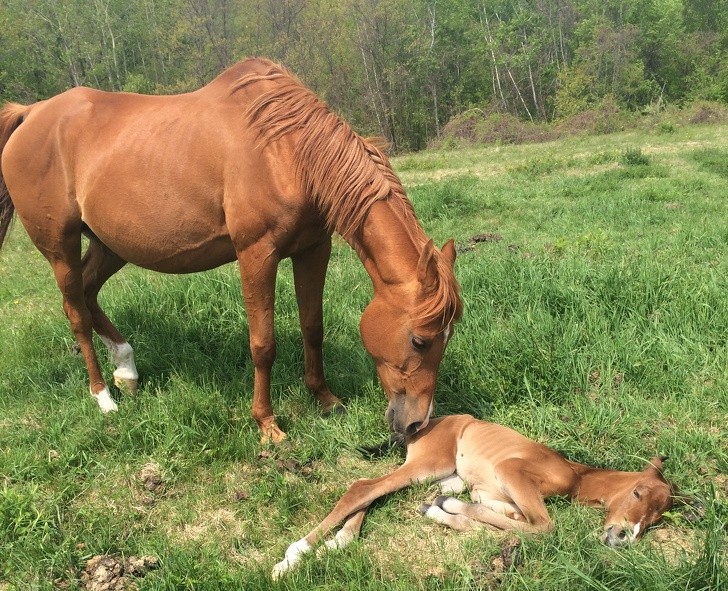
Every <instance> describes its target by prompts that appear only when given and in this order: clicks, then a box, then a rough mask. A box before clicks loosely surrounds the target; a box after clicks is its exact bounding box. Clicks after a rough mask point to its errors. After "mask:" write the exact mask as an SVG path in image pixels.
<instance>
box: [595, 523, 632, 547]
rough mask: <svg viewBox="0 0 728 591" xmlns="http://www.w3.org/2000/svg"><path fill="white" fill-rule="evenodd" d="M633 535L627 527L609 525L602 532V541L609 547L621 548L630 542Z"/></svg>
mask: <svg viewBox="0 0 728 591" xmlns="http://www.w3.org/2000/svg"><path fill="white" fill-rule="evenodd" d="M635 537H636V536H634V535H633V534H632V533H631V532H630V531H629V530H628V529H627V528H625V527H622V526H621V525H610V526H609V527H608V528H607V529H605V530H604V533H603V534H602V543H603V544H606V545H607V546H609V547H610V548H621V547H622V546H626V545H628V544H630V543H632V542H633V541H634V539H635Z"/></svg>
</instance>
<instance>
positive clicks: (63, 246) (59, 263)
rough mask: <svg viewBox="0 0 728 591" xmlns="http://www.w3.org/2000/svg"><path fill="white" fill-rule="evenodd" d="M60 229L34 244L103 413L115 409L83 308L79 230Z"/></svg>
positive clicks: (92, 392) (84, 302) (90, 318)
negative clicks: (57, 292) (55, 289)
mask: <svg viewBox="0 0 728 591" xmlns="http://www.w3.org/2000/svg"><path fill="white" fill-rule="evenodd" d="M64 230H65V231H61V232H59V233H58V235H57V237H56V236H50V235H46V236H44V239H43V240H42V243H39V242H40V241H39V242H36V246H38V248H39V250H40V251H41V252H42V253H43V255H44V256H45V257H46V258H47V259H48V262H49V263H50V264H51V267H52V268H53V274H54V275H55V278H56V283H57V284H58V288H59V289H60V290H61V293H62V294H63V311H64V312H65V313H66V316H67V317H68V321H69V323H70V324H71V330H72V331H73V334H74V335H75V337H76V341H77V342H78V344H79V347H80V348H81V354H82V355H83V358H84V360H85V362H86V369H87V370H88V375H89V381H90V384H91V385H90V390H91V394H92V395H93V396H94V397H95V398H96V402H98V405H99V407H100V408H101V412H104V413H106V412H109V411H113V410H116V409H117V406H116V403H115V402H114V401H113V399H112V398H111V395H110V394H109V389H108V388H107V386H106V382H104V378H103V376H102V375H101V368H100V367H99V361H98V358H97V357H96V351H95V350H94V346H93V340H92V332H91V330H92V326H93V319H92V316H91V312H90V311H89V309H88V307H87V305H86V300H85V297H84V286H83V274H82V271H81V232H80V228H78V229H75V228H64ZM54 238H55V240H54Z"/></svg>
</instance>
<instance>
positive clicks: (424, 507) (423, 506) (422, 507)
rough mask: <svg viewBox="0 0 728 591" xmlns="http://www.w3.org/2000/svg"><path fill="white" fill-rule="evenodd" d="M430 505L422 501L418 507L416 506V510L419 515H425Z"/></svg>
mask: <svg viewBox="0 0 728 591" xmlns="http://www.w3.org/2000/svg"><path fill="white" fill-rule="evenodd" d="M430 507H432V505H428V504H427V503H422V504H421V505H420V506H419V507H417V512H418V513H419V514H420V515H427V512H428V511H429V510H430Z"/></svg>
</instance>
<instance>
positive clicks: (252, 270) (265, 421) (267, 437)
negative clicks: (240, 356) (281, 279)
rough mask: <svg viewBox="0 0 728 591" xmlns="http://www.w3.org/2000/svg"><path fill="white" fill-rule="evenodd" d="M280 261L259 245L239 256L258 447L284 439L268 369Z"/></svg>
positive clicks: (271, 250)
mask: <svg viewBox="0 0 728 591" xmlns="http://www.w3.org/2000/svg"><path fill="white" fill-rule="evenodd" d="M279 261H280V257H279V255H278V253H277V251H276V250H275V247H273V246H271V245H269V244H265V243H264V242H262V241H260V242H257V243H255V244H252V245H250V246H249V247H247V248H246V249H245V250H241V251H239V252H238V262H239V263H240V278H241V281H242V284H243V297H244V299H245V312H246V314H247V315H248V326H249V330H250V354H251V357H252V358H253V366H254V367H255V371H254V377H253V408H252V414H253V418H254V419H255V421H256V422H257V423H258V427H259V428H260V431H261V443H268V442H271V441H272V442H273V443H278V442H280V441H283V440H284V439H285V438H286V434H285V433H284V432H283V431H281V429H280V428H279V427H278V424H277V423H276V418H275V415H274V414H273V407H272V406H271V402H270V379H271V368H272V367H273V361H274V360H275V357H276V341H275V335H274V332H273V307H274V303H275V282H276V271H277V269H278V262H279Z"/></svg>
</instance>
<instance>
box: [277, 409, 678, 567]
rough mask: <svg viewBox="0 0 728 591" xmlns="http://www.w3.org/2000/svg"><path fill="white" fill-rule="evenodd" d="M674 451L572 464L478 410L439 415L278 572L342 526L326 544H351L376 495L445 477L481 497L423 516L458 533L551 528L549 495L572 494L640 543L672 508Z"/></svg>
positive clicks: (621, 535)
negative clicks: (667, 473)
mask: <svg viewBox="0 0 728 591" xmlns="http://www.w3.org/2000/svg"><path fill="white" fill-rule="evenodd" d="M664 459H665V458H664V457H656V458H654V459H653V460H652V461H651V462H650V463H649V464H648V465H647V467H646V468H645V469H644V470H643V471H642V472H619V471H616V470H604V469H600V468H591V467H589V466H585V465H583V464H577V463H576V462H571V461H569V460H567V459H565V458H563V457H562V456H561V455H559V454H558V453H557V452H555V451H554V450H552V449H550V448H548V447H546V446H545V445H541V444H540V443H537V442H535V441H531V440H530V439H528V438H526V437H524V436H523V435H521V434H519V433H517V432H515V431H513V430H512V429H509V428H507V427H503V426H501V425H496V424H494V423H487V422H485V421H479V420H477V419H475V418H473V417H471V416H470V415H453V416H447V417H442V418H438V419H433V420H432V421H430V423H429V424H428V425H427V427H425V428H424V429H422V430H420V431H419V432H417V433H416V434H415V435H414V436H412V437H411V438H410V439H409V440H408V441H407V459H406V460H405V462H404V464H403V465H402V466H400V467H399V468H397V469H396V470H395V471H394V472H392V473H390V474H388V475H386V476H382V477H381V478H373V479H371V480H358V481H356V482H355V483H354V484H352V485H351V487H350V488H349V490H348V491H347V492H346V493H345V494H344V496H343V497H341V499H340V500H339V502H338V503H337V504H336V507H334V510H333V511H332V512H331V513H329V515H327V516H326V518H325V519H324V520H323V521H322V522H321V523H320V524H319V525H317V526H316V527H315V528H314V529H313V530H311V532H310V533H309V534H308V535H307V536H306V537H304V538H302V539H300V540H298V541H297V542H294V543H293V544H291V545H290V546H289V547H288V550H286V555H285V558H284V559H283V560H282V561H281V562H279V563H278V564H276V565H275V567H274V568H273V577H274V578H277V577H279V576H281V575H282V574H283V573H285V572H286V571H287V570H288V569H290V568H291V567H292V566H293V565H294V564H296V563H297V562H298V561H299V560H300V559H301V556H302V555H303V554H305V553H306V552H309V551H310V550H311V549H312V548H313V547H314V546H315V545H316V544H317V542H319V540H320V539H321V538H322V537H323V536H325V535H326V534H327V533H328V532H329V531H330V530H331V529H332V528H333V527H334V526H336V525H337V524H338V523H339V522H341V521H343V520H346V522H345V523H344V526H343V527H342V528H341V530H340V531H339V532H338V533H337V534H336V536H335V537H334V538H333V539H332V540H329V541H328V542H327V543H326V546H327V547H329V548H343V547H344V546H346V545H347V544H348V543H349V542H351V541H352V540H353V539H354V538H355V537H356V536H357V535H358V534H359V531H360V529H361V525H362V522H363V520H364V514H365V513H366V510H367V508H368V507H369V505H371V503H372V502H373V501H375V500H376V499H378V498H379V497H381V496H384V495H386V494H389V493H391V492H394V491H396V490H400V489H402V488H404V487H406V486H409V485H410V484H412V483H415V482H423V481H427V480H437V481H439V483H440V485H441V489H442V492H444V493H458V492H461V491H462V490H463V489H464V488H465V487H466V486H467V487H468V488H469V490H470V496H471V498H472V500H473V503H465V502H463V501H460V500H458V499H455V498H453V497H447V496H440V497H438V498H437V499H436V500H435V501H434V503H433V504H432V505H422V506H421V507H420V512H421V513H423V514H424V515H426V516H427V517H430V518H431V519H434V520H435V521H437V522H438V523H442V524H444V525H448V526H450V527H452V528H455V529H458V530H467V529H470V528H473V527H493V528H497V529H502V530H515V531H521V532H526V533H537V532H545V531H549V530H550V529H552V527H553V523H552V521H551V519H550V518H549V515H548V513H547V511H546V505H545V504H544V497H549V496H553V495H565V496H568V497H570V498H572V499H575V500H577V501H578V502H580V503H584V504H587V505H595V506H603V507H604V508H605V509H606V510H607V516H606V520H605V522H604V532H603V534H602V541H603V542H604V543H605V544H608V545H609V546H621V545H623V544H626V543H631V542H634V541H635V540H636V539H637V538H639V537H640V536H641V535H642V534H643V533H644V532H645V530H646V529H647V527H649V526H650V525H652V524H653V523H655V522H657V521H659V520H660V518H661V517H662V514H663V513H664V512H665V511H667V510H668V509H670V507H671V506H672V495H671V488H670V485H669V484H668V483H667V481H666V480H665V479H664V478H663V476H662V462H663V460H664Z"/></svg>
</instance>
